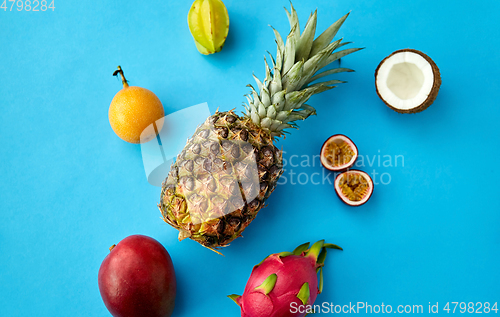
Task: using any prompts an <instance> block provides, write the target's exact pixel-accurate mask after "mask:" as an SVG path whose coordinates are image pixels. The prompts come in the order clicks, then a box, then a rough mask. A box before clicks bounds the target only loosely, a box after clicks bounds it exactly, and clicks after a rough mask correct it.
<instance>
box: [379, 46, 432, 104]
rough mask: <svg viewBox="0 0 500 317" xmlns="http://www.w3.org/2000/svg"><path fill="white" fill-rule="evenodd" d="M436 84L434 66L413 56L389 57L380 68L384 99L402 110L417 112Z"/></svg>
mask: <svg viewBox="0 0 500 317" xmlns="http://www.w3.org/2000/svg"><path fill="white" fill-rule="evenodd" d="M433 84H434V72H433V71H432V66H431V65H430V64H429V62H428V61H427V60H426V59H425V58H423V57H422V56H421V55H419V54H417V53H413V52H400V53H396V54H394V55H392V56H391V57H389V58H388V59H387V60H386V61H385V62H384V63H383V64H382V65H381V66H380V68H379V71H378V74H377V79H376V85H377V88H378V92H379V94H380V95H381V96H382V98H383V99H384V100H385V101H386V102H387V103H389V104H390V105H391V106H393V107H394V108H397V109H401V110H409V109H413V108H416V107H418V106H420V105H421V104H422V103H424V102H425V101H426V100H427V98H428V97H429V95H430V93H431V90H432V86H433Z"/></svg>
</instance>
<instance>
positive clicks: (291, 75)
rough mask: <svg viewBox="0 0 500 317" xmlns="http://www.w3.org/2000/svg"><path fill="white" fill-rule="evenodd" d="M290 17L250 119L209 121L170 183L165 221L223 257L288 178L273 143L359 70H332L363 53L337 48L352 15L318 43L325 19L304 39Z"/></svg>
mask: <svg viewBox="0 0 500 317" xmlns="http://www.w3.org/2000/svg"><path fill="white" fill-rule="evenodd" d="M285 10H286V9H285ZM286 13H287V16H288V20H289V22H290V33H289V34H288V36H287V37H286V40H283V37H282V36H281V35H280V34H279V33H278V32H277V31H276V30H274V29H273V30H274V34H275V37H276V44H277V51H276V55H275V58H274V57H273V56H272V55H271V54H269V55H270V62H271V63H268V62H267V60H266V59H264V62H265V67H266V73H265V78H264V80H262V81H261V80H259V79H258V78H257V77H255V76H254V79H255V82H256V85H257V86H256V87H255V88H254V87H253V86H252V85H248V87H250V89H251V92H250V93H249V94H248V95H247V96H246V98H247V101H248V103H246V104H244V106H245V109H246V112H245V114H244V115H243V116H238V115H236V114H235V113H234V112H233V111H229V112H220V113H216V114H214V115H213V116H211V117H209V118H208V119H207V120H206V121H205V123H204V124H202V125H201V126H200V127H199V128H198V129H197V131H196V132H195V134H194V135H193V137H192V138H191V139H189V140H188V142H187V144H186V146H185V148H184V150H183V151H182V152H181V154H179V156H178V158H177V161H176V162H175V163H174V164H173V165H172V167H171V171H170V173H169V175H168V177H167V178H166V180H165V181H164V183H163V186H162V192H161V197H160V204H159V208H160V210H161V213H162V215H163V219H164V220H165V222H167V223H169V224H170V225H172V226H173V227H174V228H176V229H178V230H179V240H182V239H185V238H191V239H193V240H195V241H197V242H199V243H201V244H202V245H203V246H206V247H208V248H211V249H212V250H214V251H215V249H216V248H217V247H223V246H226V245H228V243H230V242H231V241H232V240H234V239H236V238H237V237H239V236H240V235H241V233H242V232H243V230H245V228H246V227H247V226H248V225H249V224H250V222H252V220H253V219H254V218H255V216H256V215H257V213H258V212H259V210H260V209H261V208H262V207H263V206H264V203H265V201H266V199H267V198H268V197H269V195H270V194H271V193H272V192H273V190H274V188H275V187H276V184H277V182H278V178H279V177H280V175H281V174H282V173H283V167H282V165H283V164H282V163H283V159H282V152H281V151H280V150H279V149H278V148H276V147H275V146H274V144H273V142H274V141H275V140H276V139H277V138H279V137H282V136H284V134H285V133H288V131H286V130H287V129H290V128H297V124H296V121H299V120H305V119H307V118H308V117H309V116H311V115H315V114H316V110H315V109H314V108H313V107H311V106H309V105H307V104H305V103H306V102H307V101H308V100H309V98H310V97H311V96H313V95H315V94H319V93H321V92H324V91H327V90H330V89H332V88H335V87H336V86H335V85H337V84H340V83H343V81H340V80H326V81H324V80H323V78H324V77H326V76H329V75H332V74H337V73H341V72H352V71H353V70H351V69H348V68H340V67H339V68H333V69H328V70H324V69H325V67H326V66H328V65H330V64H331V63H333V62H334V61H336V60H339V59H340V58H343V57H344V56H346V55H349V54H351V53H354V52H356V51H358V50H360V48H349V49H343V50H340V51H336V50H337V49H338V48H340V47H343V46H344V45H346V44H349V43H350V42H342V39H340V40H336V41H333V42H332V40H333V38H334V37H335V35H336V34H337V32H338V30H339V28H340V27H341V26H342V24H343V23H344V21H345V19H346V18H347V16H348V15H349V14H346V15H344V16H343V17H341V18H340V19H339V20H338V21H336V22H335V23H333V24H332V25H331V26H330V27H328V28H327V29H326V30H325V31H324V32H323V33H322V34H321V35H319V36H318V37H317V38H316V39H314V36H315V32H316V25H317V23H316V22H317V12H314V13H311V15H310V16H309V19H308V21H307V23H306V26H305V28H304V30H303V32H302V33H301V30H300V26H299V19H298V15H297V12H296V11H295V9H294V8H293V5H292V7H291V10H290V12H289V11H288V10H286ZM321 70H323V71H321Z"/></svg>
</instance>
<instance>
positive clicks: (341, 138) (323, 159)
mask: <svg viewBox="0 0 500 317" xmlns="http://www.w3.org/2000/svg"><path fill="white" fill-rule="evenodd" d="M330 142H335V143H337V144H342V142H345V143H347V144H348V145H349V147H350V148H351V149H352V151H353V152H354V155H353V156H352V158H351V160H350V161H349V162H347V163H346V164H342V165H338V166H334V165H332V164H330V163H328V160H327V159H326V147H327V145H328V143H330ZM357 158H358V148H357V147H356V145H355V144H354V142H352V141H351V139H349V138H348V137H346V136H345V135H341V134H339V135H334V136H331V137H330V138H329V139H328V140H327V141H326V142H325V144H324V145H323V147H322V148H321V155H320V160H321V162H322V163H323V165H324V166H329V167H330V168H329V169H331V170H339V171H340V170H342V169H344V168H345V169H347V167H350V166H352V165H353V164H354V161H356V159H357Z"/></svg>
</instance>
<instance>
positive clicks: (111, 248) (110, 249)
mask: <svg viewBox="0 0 500 317" xmlns="http://www.w3.org/2000/svg"><path fill="white" fill-rule="evenodd" d="M115 247H116V244H113V245H112V246H110V247H109V252H111V251H112V250H113V249H114V248H115Z"/></svg>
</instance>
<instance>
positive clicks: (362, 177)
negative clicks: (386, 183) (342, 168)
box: [335, 170, 373, 206]
mask: <svg viewBox="0 0 500 317" xmlns="http://www.w3.org/2000/svg"><path fill="white" fill-rule="evenodd" d="M335 191H336V192H337V195H338V196H339V198H340V199H341V200H342V201H343V202H344V203H346V204H347V205H349V206H361V205H363V204H364V203H366V202H367V201H368V199H370V197H371V196H372V193H373V181H372V179H371V177H370V175H368V174H367V173H365V172H363V171H359V170H350V171H347V172H344V173H341V174H339V175H338V176H337V177H336V178H335Z"/></svg>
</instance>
